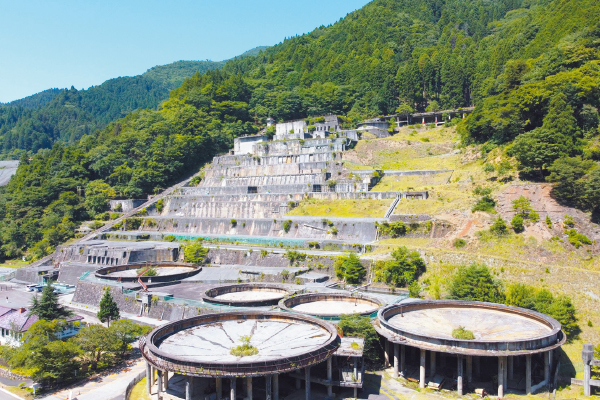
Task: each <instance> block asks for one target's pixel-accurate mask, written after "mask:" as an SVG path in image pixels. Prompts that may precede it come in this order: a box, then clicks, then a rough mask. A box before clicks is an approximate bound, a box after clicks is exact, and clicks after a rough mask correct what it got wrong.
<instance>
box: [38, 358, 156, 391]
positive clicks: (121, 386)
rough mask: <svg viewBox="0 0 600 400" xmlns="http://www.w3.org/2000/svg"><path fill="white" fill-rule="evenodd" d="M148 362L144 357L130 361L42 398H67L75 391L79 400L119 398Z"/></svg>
mask: <svg viewBox="0 0 600 400" xmlns="http://www.w3.org/2000/svg"><path fill="white" fill-rule="evenodd" d="M145 365H146V364H145V363H144V361H143V360H142V359H137V360H133V361H130V362H128V365H127V366H126V367H125V368H123V369H121V370H117V371H110V372H109V373H107V374H105V375H103V376H100V377H98V378H96V379H94V380H92V381H88V382H87V383H85V384H83V385H81V386H75V387H71V388H68V389H65V390H61V391H58V392H56V393H52V394H50V395H48V396H46V397H43V398H42V400H67V399H68V398H69V395H70V394H71V393H73V397H77V399H78V400H108V399H119V398H122V397H121V395H122V394H123V393H124V392H125V390H126V389H127V385H129V382H131V380H133V378H135V376H136V375H138V374H139V373H140V372H142V371H144V370H145V369H146V366H145Z"/></svg>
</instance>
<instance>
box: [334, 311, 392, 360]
mask: <svg viewBox="0 0 600 400" xmlns="http://www.w3.org/2000/svg"><path fill="white" fill-rule="evenodd" d="M337 327H338V328H339V329H340V330H341V331H342V332H343V335H344V336H355V337H361V338H364V339H365V347H364V358H365V361H366V362H368V363H369V364H371V365H373V364H379V363H380V362H381V353H383V350H382V348H381V343H380V342H379V336H378V334H377V332H376V331H375V328H373V325H372V324H371V319H370V318H369V317H363V316H361V315H358V314H352V315H348V314H343V315H342V316H341V317H340V322H339V323H338V325H337Z"/></svg>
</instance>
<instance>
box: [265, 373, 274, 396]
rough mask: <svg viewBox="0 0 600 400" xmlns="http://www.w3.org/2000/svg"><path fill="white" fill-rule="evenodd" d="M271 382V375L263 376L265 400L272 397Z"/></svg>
mask: <svg viewBox="0 0 600 400" xmlns="http://www.w3.org/2000/svg"><path fill="white" fill-rule="evenodd" d="M271 383H272V380H271V375H267V376H265V393H266V399H267V400H272V399H273V396H272V393H273V389H272V387H271Z"/></svg>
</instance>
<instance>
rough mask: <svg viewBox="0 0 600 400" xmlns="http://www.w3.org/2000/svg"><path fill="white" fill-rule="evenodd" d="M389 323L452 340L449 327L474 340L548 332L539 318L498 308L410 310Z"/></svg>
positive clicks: (533, 335) (517, 338)
mask: <svg viewBox="0 0 600 400" xmlns="http://www.w3.org/2000/svg"><path fill="white" fill-rule="evenodd" d="M389 323H390V324H392V325H393V326H397V327H400V328H402V329H404V330H407V331H415V332H416V331H419V332H420V333H421V334H422V335H427V336H433V337H441V338H446V339H452V330H453V329H456V328H458V327H459V326H463V327H465V329H467V330H470V331H472V332H473V334H474V335H475V339H478V340H520V339H532V338H536V337H539V336H543V335H546V334H550V333H551V332H552V329H551V328H550V327H549V326H548V325H547V324H544V323H542V322H540V321H537V320H534V319H531V318H528V317H526V316H523V315H518V314H510V313H507V312H504V311H500V310H491V309H476V308H458V307H444V308H437V309H425V310H414V311H409V312H405V313H403V314H402V315H395V316H394V317H392V318H390V320H389Z"/></svg>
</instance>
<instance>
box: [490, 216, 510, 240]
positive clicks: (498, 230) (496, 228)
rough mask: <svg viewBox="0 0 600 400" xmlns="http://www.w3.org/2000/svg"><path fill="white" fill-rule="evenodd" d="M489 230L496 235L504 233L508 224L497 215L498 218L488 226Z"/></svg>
mask: <svg viewBox="0 0 600 400" xmlns="http://www.w3.org/2000/svg"><path fill="white" fill-rule="evenodd" d="M490 231H491V232H492V233H495V234H496V235H498V236H501V235H506V234H507V233H508V226H507V225H506V222H504V220H503V219H502V217H500V216H498V218H496V219H495V220H494V223H493V224H492V226H491V227H490Z"/></svg>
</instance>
